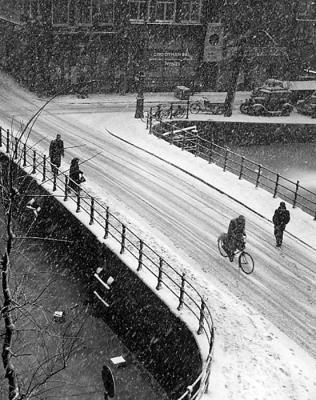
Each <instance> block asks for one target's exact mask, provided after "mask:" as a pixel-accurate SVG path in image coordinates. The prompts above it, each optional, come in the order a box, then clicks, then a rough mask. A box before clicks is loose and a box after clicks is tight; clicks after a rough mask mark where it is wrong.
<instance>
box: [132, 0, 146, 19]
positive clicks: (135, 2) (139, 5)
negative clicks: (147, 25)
mask: <svg viewBox="0 0 316 400" xmlns="http://www.w3.org/2000/svg"><path fill="white" fill-rule="evenodd" d="M146 3H147V2H146V0H131V1H130V2H129V15H130V19H134V20H142V21H143V20H144V19H145V16H146Z"/></svg>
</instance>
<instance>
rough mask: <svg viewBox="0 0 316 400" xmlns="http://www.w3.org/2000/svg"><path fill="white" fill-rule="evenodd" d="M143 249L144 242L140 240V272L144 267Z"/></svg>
mask: <svg viewBox="0 0 316 400" xmlns="http://www.w3.org/2000/svg"><path fill="white" fill-rule="evenodd" d="M143 247H144V242H143V241H142V240H141V239H140V241H139V253H138V267H137V271H140V270H141V269H142V266H143Z"/></svg>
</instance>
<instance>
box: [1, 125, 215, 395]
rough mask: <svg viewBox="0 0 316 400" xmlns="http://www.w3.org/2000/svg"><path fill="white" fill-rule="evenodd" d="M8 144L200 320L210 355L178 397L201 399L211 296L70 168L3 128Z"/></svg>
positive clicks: (210, 331)
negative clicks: (76, 182)
mask: <svg viewBox="0 0 316 400" xmlns="http://www.w3.org/2000/svg"><path fill="white" fill-rule="evenodd" d="M3 146H4V147H5V153H9V155H10V156H12V158H13V160H14V161H15V162H16V163H17V164H19V165H20V166H22V167H23V168H25V169H26V171H27V172H28V173H30V174H37V177H38V176H39V177H40V178H41V180H42V184H44V183H46V184H51V187H52V191H53V192H55V191H59V192H61V193H62V194H63V195H62V197H63V201H72V202H74V203H75V205H76V213H81V212H83V213H84V214H86V215H87V216H88V217H89V224H90V225H93V224H96V225H98V226H99V227H101V228H102V229H103V232H104V234H103V237H104V240H105V241H106V240H107V239H108V238H112V239H113V240H115V241H116V242H117V243H118V244H119V248H120V253H121V254H123V253H129V254H130V255H131V256H132V257H133V258H134V260H135V267H136V271H138V272H139V271H141V270H142V269H144V270H146V271H148V272H149V273H150V274H151V276H152V277H154V278H155V280H156V285H155V289H156V290H157V291H163V290H166V291H168V293H169V294H171V295H172V296H173V298H174V299H175V300H176V302H177V310H178V311H180V310H183V312H188V313H189V315H190V316H192V317H193V319H194V320H195V323H196V332H197V334H198V335H201V334H204V335H205V336H206V338H207V342H208V356H207V359H206V360H205V362H204V365H203V369H202V372H201V373H200V375H199V376H198V378H197V379H196V381H195V382H193V383H192V384H191V385H189V386H188V387H187V388H186V390H185V391H184V393H183V395H182V396H180V398H179V399H178V400H184V399H185V400H193V399H199V398H201V396H202V395H203V393H205V392H206V391H207V389H208V385H209V378H210V370H211V363H212V351H213V343H214V326H213V319H212V315H211V312H210V309H209V307H208V306H207V299H205V298H204V297H203V296H202V295H201V294H200V293H199V291H198V289H196V288H195V287H194V285H193V284H192V283H191V282H190V280H189V279H188V278H187V277H186V275H185V274H184V273H182V272H179V269H177V268H175V267H173V266H172V265H171V264H170V263H168V262H167V261H166V260H165V259H164V258H163V257H161V256H160V255H159V253H158V252H157V251H156V250H155V249H153V248H152V247H151V246H149V245H148V244H146V243H145V242H144V241H143V240H142V239H141V238H140V237H139V236H138V235H136V234H135V233H134V232H133V231H132V230H131V229H130V228H129V227H128V226H127V225H126V224H124V223H122V222H121V221H120V220H119V219H118V218H117V217H116V216H115V215H114V214H113V213H112V212H111V211H110V209H109V207H108V206H106V205H104V204H103V203H102V201H101V200H99V199H96V198H95V197H93V196H91V195H90V194H89V193H88V192H87V191H85V190H83V189H81V188H80V186H77V187H76V188H75V190H73V189H70V188H69V177H68V174H67V172H68V171H64V172H62V171H59V173H58V174H52V172H51V171H50V168H48V165H49V163H48V162H47V157H46V155H43V154H41V153H39V152H37V151H36V150H35V149H34V148H33V147H31V146H29V145H28V144H26V143H22V142H21V141H19V140H18V139H17V138H15V137H13V135H12V134H11V133H10V131H9V130H8V129H7V130H4V129H3V128H1V127H0V147H3Z"/></svg>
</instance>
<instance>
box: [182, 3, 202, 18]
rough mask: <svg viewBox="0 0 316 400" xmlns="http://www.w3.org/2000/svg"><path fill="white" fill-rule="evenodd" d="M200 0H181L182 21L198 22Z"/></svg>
mask: <svg viewBox="0 0 316 400" xmlns="http://www.w3.org/2000/svg"><path fill="white" fill-rule="evenodd" d="M200 18H201V0H183V1H182V6H181V20H182V21H183V22H200Z"/></svg>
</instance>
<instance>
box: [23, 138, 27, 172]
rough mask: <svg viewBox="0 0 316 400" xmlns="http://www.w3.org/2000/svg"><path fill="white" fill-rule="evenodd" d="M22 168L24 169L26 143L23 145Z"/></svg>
mask: <svg viewBox="0 0 316 400" xmlns="http://www.w3.org/2000/svg"><path fill="white" fill-rule="evenodd" d="M23 167H26V143H24V144H23Z"/></svg>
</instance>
